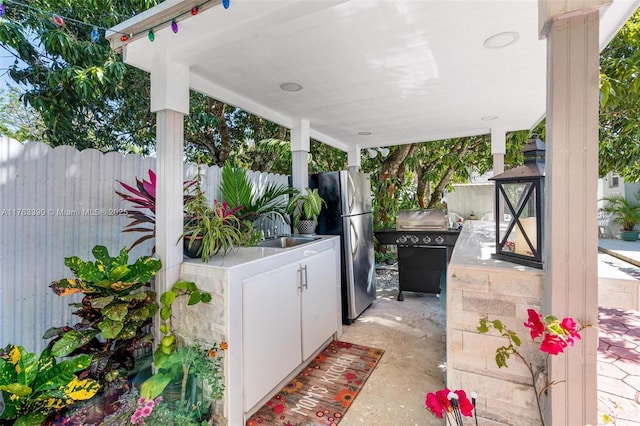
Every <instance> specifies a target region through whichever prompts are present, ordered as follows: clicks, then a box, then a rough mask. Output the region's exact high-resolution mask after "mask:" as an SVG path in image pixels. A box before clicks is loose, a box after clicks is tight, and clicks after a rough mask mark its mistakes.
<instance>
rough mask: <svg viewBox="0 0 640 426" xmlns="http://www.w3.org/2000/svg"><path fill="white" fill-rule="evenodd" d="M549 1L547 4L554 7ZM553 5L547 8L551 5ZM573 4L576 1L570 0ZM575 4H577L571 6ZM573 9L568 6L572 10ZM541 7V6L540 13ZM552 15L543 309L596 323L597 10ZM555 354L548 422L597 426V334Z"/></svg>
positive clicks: (586, 332) (586, 334) (549, 24)
mask: <svg viewBox="0 0 640 426" xmlns="http://www.w3.org/2000/svg"><path fill="white" fill-rule="evenodd" d="M542 3H545V6H548V4H551V3H552V2H547V1H545V2H541V7H542V6H543V4H542ZM547 3H548V4H547ZM566 3H572V2H570V1H569V2H566ZM573 5H574V6H575V5H576V3H573ZM569 6H571V5H569ZM541 10H542V9H541ZM569 10H571V13H568V14H565V15H561V16H549V17H548V19H547V20H546V23H545V25H544V28H545V30H546V34H545V35H546V37H547V133H546V138H547V152H546V212H545V220H546V225H545V242H546V253H547V255H546V259H545V262H546V278H545V280H546V285H545V293H544V307H543V309H544V312H545V313H547V314H553V315H555V316H558V317H560V318H563V317H573V318H574V319H576V321H583V322H585V323H591V324H593V325H597V322H598V291H597V290H598V273H597V250H598V247H597V216H596V209H597V193H596V189H597V180H598V94H599V90H598V77H599V69H598V65H599V46H598V31H599V13H598V10H597V9H595V8H591V9H589V10H584V11H582V13H580V11H576V9H575V8H573V9H572V8H570V7H569ZM582 336H583V338H582V340H581V341H578V342H577V343H576V347H569V348H567V349H566V350H565V353H564V354H561V355H559V356H557V357H554V356H552V357H551V367H550V370H551V371H550V376H551V377H550V379H551V380H552V381H555V382H559V383H558V384H556V385H554V386H552V387H551V389H550V393H549V395H548V398H547V400H546V419H547V424H548V425H570V424H575V425H578V424H579V425H586V424H596V423H597V380H596V379H597V370H596V365H597V358H596V356H597V349H598V332H597V329H595V328H588V329H586V330H584V331H583V332H582Z"/></svg>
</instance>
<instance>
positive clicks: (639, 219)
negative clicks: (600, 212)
mask: <svg viewBox="0 0 640 426" xmlns="http://www.w3.org/2000/svg"><path fill="white" fill-rule="evenodd" d="M603 200H604V201H606V204H605V205H604V211H605V212H606V213H609V214H611V215H612V216H611V218H612V220H613V221H614V222H615V223H617V224H619V225H621V226H622V229H623V230H625V231H633V228H634V227H635V226H636V225H638V224H640V203H638V202H633V201H629V200H627V199H626V198H625V197H623V196H622V195H612V196H609V197H604V198H603ZM636 200H637V201H640V193H638V194H636Z"/></svg>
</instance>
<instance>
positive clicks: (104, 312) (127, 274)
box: [44, 245, 161, 391]
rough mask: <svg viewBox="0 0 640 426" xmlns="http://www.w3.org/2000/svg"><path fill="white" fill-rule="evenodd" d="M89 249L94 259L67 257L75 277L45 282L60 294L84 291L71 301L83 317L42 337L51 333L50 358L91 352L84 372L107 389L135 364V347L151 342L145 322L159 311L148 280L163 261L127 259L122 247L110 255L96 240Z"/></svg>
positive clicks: (154, 294)
mask: <svg viewBox="0 0 640 426" xmlns="http://www.w3.org/2000/svg"><path fill="white" fill-rule="evenodd" d="M92 253H93V255H94V256H95V258H96V260H95V262H92V261H83V260H81V259H80V258H78V257H75V256H73V257H68V258H66V259H65V265H66V266H67V267H69V268H70V269H71V270H72V271H73V274H74V278H63V279H61V280H57V281H54V282H53V283H51V285H50V286H49V287H51V289H52V290H53V292H54V293H56V294H57V295H59V296H68V295H70V294H75V293H83V294H85V296H84V297H83V299H82V301H81V303H72V304H70V306H73V307H75V308H77V310H76V311H75V312H74V314H75V315H77V316H79V317H80V318H82V321H80V322H79V323H77V324H76V325H74V326H73V327H67V326H65V327H54V328H50V329H49V330H47V332H46V333H45V336H44V338H52V337H55V339H54V340H52V341H51V342H50V343H49V347H50V349H51V354H52V356H54V357H65V356H73V355H80V354H91V355H92V356H93V357H92V359H91V365H90V366H89V369H88V376H89V377H90V378H92V379H94V380H96V381H98V382H99V383H100V384H101V385H102V386H104V387H105V390H106V391H108V390H109V388H111V387H114V386H116V387H117V386H118V385H119V383H120V380H121V379H122V378H125V379H126V372H127V371H129V370H132V369H133V368H134V366H135V359H134V356H133V352H134V350H136V349H139V348H142V347H148V346H150V345H151V342H152V340H153V337H152V335H151V334H150V333H148V332H146V331H144V330H143V327H144V326H146V325H148V324H150V323H151V319H152V318H153V316H154V315H155V314H156V312H157V311H158V304H157V302H156V293H155V292H154V291H152V290H151V289H150V288H149V281H150V280H151V279H152V278H153V277H154V275H155V274H156V272H157V271H158V270H159V269H160V267H161V263H160V261H159V260H155V259H151V258H149V257H146V256H145V257H141V258H139V259H138V260H136V261H135V262H134V263H133V264H129V263H128V262H129V256H128V254H127V250H126V248H123V249H122V250H121V251H120V254H119V255H118V256H117V257H111V256H109V252H108V250H107V248H106V247H104V246H99V245H98V246H95V247H94V248H93V250H92Z"/></svg>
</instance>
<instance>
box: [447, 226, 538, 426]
mask: <svg viewBox="0 0 640 426" xmlns="http://www.w3.org/2000/svg"><path fill="white" fill-rule="evenodd" d="M493 252H495V224H494V223H493V222H482V221H472V220H467V221H465V223H464V228H463V229H462V232H461V233H460V236H459V237H458V241H457V242H456V245H455V248H454V250H453V255H452V257H451V262H450V263H449V268H448V270H447V295H446V316H447V319H446V330H447V333H446V340H447V387H448V388H450V389H465V390H474V391H475V392H476V393H477V394H478V400H477V407H478V413H480V415H479V419H480V424H484V423H485V422H484V420H486V419H485V418H483V413H492V416H493V417H492V420H494V421H496V422H500V423H501V424H502V423H504V424H508V423H511V422H512V420H513V419H512V418H509V415H510V414H512V413H518V416H519V417H518V421H519V424H523V425H524V424H536V423H537V421H538V419H537V415H538V414H537V412H536V409H535V407H536V406H537V405H536V401H535V400H534V392H533V391H523V385H526V384H527V383H530V377H529V372H528V370H527V369H526V368H521V369H516V368H514V367H515V364H514V367H512V368H509V374H498V373H496V371H497V367H496V363H495V353H496V352H495V351H496V348H497V347H498V346H499V345H500V344H504V341H502V340H501V339H499V338H497V337H496V336H495V335H480V334H478V331H477V327H478V323H479V320H480V318H482V317H485V316H487V315H488V316H489V318H491V319H494V318H499V319H500V320H501V321H502V322H503V323H504V324H505V325H506V326H508V327H510V328H513V329H515V330H521V328H522V323H523V322H524V321H525V320H526V318H527V309H529V308H533V309H538V310H539V309H540V305H541V301H542V295H543V288H544V271H543V270H540V269H535V268H531V267H528V266H523V265H518V264H516V263H511V262H506V261H503V260H498V259H493V258H492V257H491V253H493ZM509 366H510V367H511V364H509ZM505 407H509V408H508V409H505ZM496 416H498V417H496Z"/></svg>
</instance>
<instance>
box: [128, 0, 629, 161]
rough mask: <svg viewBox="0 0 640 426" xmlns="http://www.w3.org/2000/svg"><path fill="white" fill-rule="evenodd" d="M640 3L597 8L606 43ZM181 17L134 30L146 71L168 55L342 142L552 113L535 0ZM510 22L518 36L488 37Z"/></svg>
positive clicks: (235, 10)
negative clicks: (287, 86) (149, 31)
mask: <svg viewBox="0 0 640 426" xmlns="http://www.w3.org/2000/svg"><path fill="white" fill-rule="evenodd" d="M637 7H638V0H633V1H632V0H616V1H615V2H614V3H613V4H612V5H610V6H609V7H607V8H605V9H603V10H602V11H601V47H604V45H606V43H608V41H609V40H610V39H611V38H612V37H613V35H615V33H616V32H617V31H618V29H619V28H620V27H621V26H622V25H623V24H624V22H625V21H626V19H628V17H629V16H630V14H631V13H632V12H633V11H634V10H635V9H636V8H637ZM150 12H153V9H151V11H150ZM147 16H148V15H147ZM130 21H131V22H133V21H135V18H133V19H132V20H130ZM130 21H127V22H125V23H123V24H121V25H120V26H119V27H121V28H122V27H126V25H127V24H128V23H130ZM179 26H180V29H179V32H178V33H177V34H174V33H173V32H171V29H170V28H168V27H165V28H164V29H157V30H156V31H155V41H154V42H151V41H149V40H148V39H147V38H146V37H140V38H138V39H135V40H133V41H131V42H129V43H128V44H127V45H126V47H125V61H126V62H128V63H130V64H132V65H134V66H137V67H140V68H142V69H146V70H150V68H151V61H152V58H153V56H154V55H164V54H168V55H169V57H170V60H172V61H175V62H179V63H184V64H187V65H189V66H190V70H191V78H190V86H191V87H192V88H193V89H194V90H197V91H200V92H203V93H205V94H207V95H210V96H212V97H214V98H216V99H219V100H222V101H225V102H227V103H229V104H232V105H235V106H237V107H240V108H242V109H244V110H247V111H250V112H253V113H255V114H258V115H261V116H263V117H265V118H267V119H269V120H272V121H275V122H278V123H280V124H282V125H285V126H287V127H291V126H292V125H293V124H294V123H296V122H298V121H299V120H301V119H306V120H308V121H309V122H310V125H311V135H312V137H314V138H316V139H318V140H320V141H322V142H325V143H328V144H330V145H333V146H336V147H338V148H341V149H343V150H347V149H348V147H349V146H353V145H358V146H360V147H361V148H366V147H371V146H386V145H397V144H404V143H411V142H422V141H430V140H438V139H444V138H452V137H460V136H469V135H478V134H487V133H490V131H491V127H493V126H497V127H500V128H504V129H505V130H507V131H511V130H521V129H529V128H531V127H533V126H534V125H535V124H536V123H537V122H539V120H540V119H541V118H542V117H543V116H544V113H545V102H546V101H545V99H546V74H545V73H546V64H545V61H546V41H545V40H540V39H539V37H538V2H537V1H536V0H510V1H491V0H424V1H418V0H395V1H394V0H378V1H376V0H351V1H330V0H326V1H325V0H316V1H313V0H302V1H301V0H296V1H291V0H290V1H269V0H259V1H258V0H231V5H230V7H229V9H224V8H223V7H222V6H221V5H216V6H214V7H211V8H210V9H208V10H206V11H203V12H201V13H199V14H198V15H196V16H189V17H188V18H187V19H184V20H183V21H180V22H179ZM505 32H509V33H515V34H516V39H517V40H516V41H515V42H514V43H513V44H510V45H508V46H506V47H503V48H497V49H496V48H493V49H492V48H487V47H485V46H484V45H483V43H484V42H485V40H487V39H488V38H490V37H492V36H494V35H496V34H500V33H505ZM498 38H499V39H502V37H498ZM287 82H293V83H298V84H300V85H302V90H300V91H297V92H287V91H284V90H282V89H281V88H280V85H281V84H282V83H287ZM492 116H495V117H497V118H495V119H493V120H487V118H488V117H492ZM482 118H485V120H482ZM359 132H370V133H371V134H370V135H366V136H363V135H361V134H359Z"/></svg>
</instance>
